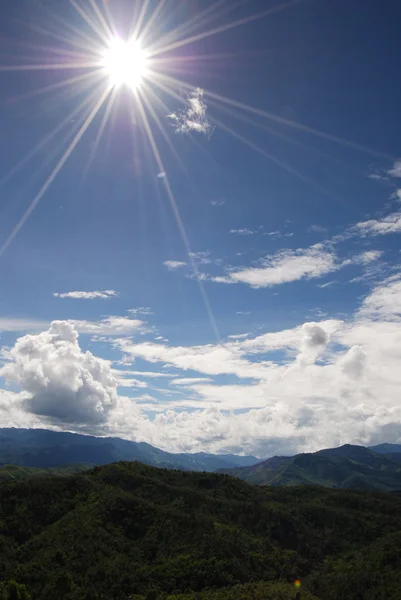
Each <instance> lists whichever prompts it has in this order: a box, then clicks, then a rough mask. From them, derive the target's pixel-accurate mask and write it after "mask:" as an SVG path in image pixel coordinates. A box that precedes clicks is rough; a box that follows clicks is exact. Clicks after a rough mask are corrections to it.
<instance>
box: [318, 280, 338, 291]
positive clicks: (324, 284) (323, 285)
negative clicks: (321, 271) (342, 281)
mask: <svg viewBox="0 0 401 600" xmlns="http://www.w3.org/2000/svg"><path fill="white" fill-rule="evenodd" d="M336 283H338V281H336V280H333V281H327V282H326V283H321V284H319V285H318V286H317V287H319V288H322V289H324V288H327V287H330V286H331V285H335V284H336Z"/></svg>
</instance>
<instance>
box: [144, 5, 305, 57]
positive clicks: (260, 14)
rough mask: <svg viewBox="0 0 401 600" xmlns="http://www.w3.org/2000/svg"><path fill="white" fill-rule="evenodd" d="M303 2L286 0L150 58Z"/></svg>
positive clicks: (158, 51)
mask: <svg viewBox="0 0 401 600" xmlns="http://www.w3.org/2000/svg"><path fill="white" fill-rule="evenodd" d="M301 2H304V0H288V2H284V3H283V4H280V5H279V6H274V7H272V8H268V9H265V10H262V11H261V12H258V13H255V14H253V15H249V16H248V17H244V18H242V19H237V20H236V21H232V22H231V23H226V24H225V25H220V26H219V27H215V28H214V29H210V30H209V31H204V32H202V33H198V34H197V35H193V36H191V37H189V38H186V39H184V40H180V41H177V42H173V43H171V44H169V45H167V46H163V47H161V48H158V49H157V50H156V49H155V50H154V51H151V50H150V51H149V54H150V56H153V55H156V54H160V53H162V52H163V53H164V52H168V51H170V50H175V49H176V48H181V47H182V46H187V45H188V44H192V43H193V42H198V41H199V40H203V39H205V38H207V37H210V36H212V35H216V34H217V33H223V31H228V30H229V29H233V28H235V27H240V26H241V25H246V24H247V23H251V22H252V21H256V20H257V19H262V18H264V17H267V16H269V15H272V14H274V13H278V12H281V11H283V10H286V9H287V8H291V7H292V6H295V5H296V4H300V3H301Z"/></svg>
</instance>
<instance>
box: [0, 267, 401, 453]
mask: <svg viewBox="0 0 401 600" xmlns="http://www.w3.org/2000/svg"><path fill="white" fill-rule="evenodd" d="M400 307H401V276H399V275H394V276H393V277H390V278H387V279H385V280H384V281H382V282H381V283H380V284H376V285H375V287H374V288H373V289H372V290H371V291H370V292H369V293H368V294H367V296H366V297H365V298H364V299H363V300H362V302H361V305H360V307H359V308H358V310H356V312H355V313H354V314H353V315H350V316H349V317H348V318H347V319H346V320H339V319H327V318H326V319H325V320H321V321H317V320H316V321H311V322H307V323H302V322H301V323H300V324H299V325H298V326H297V327H293V328H290V329H284V330H279V331H269V332H267V333H263V334H260V335H254V336H253V337H251V336H248V337H247V338H237V339H228V340H227V341H226V342H224V343H220V344H205V345H197V346H174V345H172V344H169V343H167V342H165V343H154V342H144V343H135V341H133V340H130V339H127V338H125V339H123V338H122V337H120V338H118V339H115V340H114V343H113V347H114V349H115V350H120V351H121V353H122V356H127V357H128V358H129V360H130V361H131V362H133V361H134V360H136V359H141V361H138V364H140V365H141V364H142V360H144V361H146V363H148V364H158V365H160V367H161V368H160V370H159V371H156V370H155V371H150V372H146V371H144V372H143V371H141V370H140V369H136V370H135V371H128V370H126V371H125V370H124V372H121V373H115V372H114V371H112V370H111V367H110V366H109V364H108V363H107V362H105V361H102V360H101V359H97V358H96V357H94V356H93V355H91V354H90V353H83V352H82V351H81V350H80V349H79V346H78V341H77V332H76V331H75V330H74V328H73V327H72V326H71V324H69V323H63V324H61V325H58V324H56V325H52V326H51V328H50V329H49V330H48V331H45V332H43V333H41V334H39V335H28V336H25V337H23V338H21V339H20V340H19V341H18V342H17V343H16V344H15V346H14V348H12V349H11V351H9V352H8V353H7V351H4V353H5V356H6V358H7V359H8V361H7V363H6V365H5V366H4V367H3V370H2V373H1V374H2V375H3V376H6V375H7V379H8V381H10V383H12V384H14V385H18V386H19V387H20V388H21V390H22V391H21V392H19V393H16V392H14V391H8V390H3V391H0V422H1V423H2V424H3V425H9V424H13V425H16V426H39V425H40V424H42V426H43V424H45V425H46V426H52V427H54V426H59V427H60V426H61V427H66V425H65V424H66V423H67V422H69V421H71V422H73V423H74V427H73V429H75V430H85V431H86V432H88V433H95V434H98V435H100V434H101V435H119V436H122V437H126V438H128V439H135V440H138V441H146V442H148V443H151V444H153V445H155V446H158V447H161V448H164V449H166V450H170V451H176V452H184V451H199V450H207V451H210V452H245V453H250V454H251V453H252V454H255V455H256V456H260V457H268V456H271V455H273V454H291V453H295V452H302V451H313V450H317V449H319V448H323V447H330V446H336V445H340V444H343V443H359V444H365V445H369V444H373V443H380V442H382V441H394V442H397V441H398V442H400V441H401V406H400V404H399V389H400V387H401V372H400V370H399V364H400V361H401V308H400ZM315 318H316V317H315ZM88 354H89V356H88ZM166 367H168V368H174V378H173V385H171V384H170V382H169V381H167V385H165V386H163V385H162V384H163V378H161V380H160V381H157V377H159V376H162V375H166V377H171V374H169V373H168V372H167V373H166V374H165V373H164V372H163V371H164V369H165V368H166ZM88 373H89V374H88ZM147 375H148V376H149V378H151V379H152V386H153V384H154V385H156V386H157V394H153V387H151V386H150V385H149V386H148V388H147V389H148V390H149V393H146V394H145V395H144V394H143V391H144V389H143V388H142V387H137V386H136V384H135V381H132V382H131V383H132V385H133V387H131V391H130V393H131V394H132V395H133V397H131V398H128V397H125V396H122V395H118V396H117V395H116V394H117V392H116V389H117V386H118V382H119V379H120V378H121V379H123V380H125V381H128V382H129V381H130V380H131V379H132V380H136V381H137V382H141V380H143V379H144V378H145V377H146V376H147ZM226 376H229V377H226ZM85 386H86V387H85ZM60 388H61V390H60ZM146 391H147V390H146ZM61 398H63V402H61V401H60V399H61ZM78 398H79V402H78ZM60 407H61V408H60ZM78 407H80V408H78ZM97 407H98V408H99V410H98V408H97ZM147 411H152V415H154V414H156V416H155V417H154V416H152V417H150V416H149V414H148V413H147ZM67 413H68V415H67ZM99 414H100V416H99ZM74 419H75V421H74ZM70 428H71V427H70Z"/></svg>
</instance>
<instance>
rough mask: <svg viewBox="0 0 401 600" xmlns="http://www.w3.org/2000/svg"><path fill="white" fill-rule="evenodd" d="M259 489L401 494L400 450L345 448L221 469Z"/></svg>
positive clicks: (390, 446) (392, 446) (391, 447)
mask: <svg viewBox="0 0 401 600" xmlns="http://www.w3.org/2000/svg"><path fill="white" fill-rule="evenodd" d="M219 472H223V473H227V474H230V475H234V476H235V477H239V478H240V479H243V480H244V481H247V482H248V483H253V484H256V485H271V486H276V485H277V486H291V485H303V484H311V485H323V486H326V487H333V488H358V489H365V490H379V491H383V492H389V491H397V490H401V446H399V445H397V444H382V445H381V446H376V447H373V448H365V447H363V446H354V445H351V444H345V445H344V446H340V447H339V448H328V449H325V450H319V451H318V452H310V453H305V454H297V455H295V456H274V457H273V458H269V459H268V460H265V461H263V462H259V463H258V464H256V465H252V466H248V467H236V468H231V469H219Z"/></svg>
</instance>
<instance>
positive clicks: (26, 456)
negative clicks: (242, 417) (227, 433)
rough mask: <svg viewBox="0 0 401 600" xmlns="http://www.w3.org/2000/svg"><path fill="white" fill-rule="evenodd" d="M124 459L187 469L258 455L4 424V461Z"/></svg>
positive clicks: (45, 463) (39, 464)
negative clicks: (172, 448)
mask: <svg viewBox="0 0 401 600" xmlns="http://www.w3.org/2000/svg"><path fill="white" fill-rule="evenodd" d="M121 460H128V461H135V460H136V461H139V462H142V463H144V464H146V465H151V466H158V467H164V468H166V469H183V470H185V471H216V470H217V469H223V468H232V467H246V466H250V465H253V464H255V463H257V462H258V460H259V459H257V458H255V457H254V456H237V455H235V454H219V455H215V454H207V453H206V452H198V453H195V454H186V453H182V454H172V453H170V452H165V451H164V450H160V449H159V448H155V447H154V446H151V445H150V444H146V443H145V442H131V441H129V440H123V439H120V438H100V437H93V436H89V435H81V434H77V433H69V432H63V431H48V430H46V429H17V428H0V465H18V466H24V467H36V468H39V469H49V468H54V467H57V468H59V467H67V466H70V465H82V466H88V467H91V466H95V465H104V464H108V463H112V462H118V461H121Z"/></svg>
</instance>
